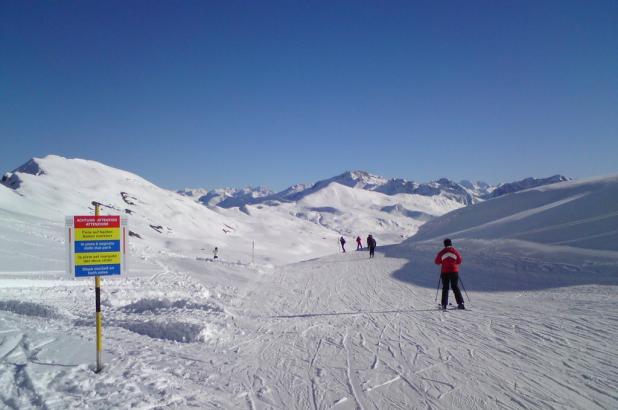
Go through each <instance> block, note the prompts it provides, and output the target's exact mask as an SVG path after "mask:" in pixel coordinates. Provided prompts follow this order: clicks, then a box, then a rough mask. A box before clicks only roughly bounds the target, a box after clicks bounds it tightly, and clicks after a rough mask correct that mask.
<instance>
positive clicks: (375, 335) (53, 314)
mask: <svg viewBox="0 0 618 410" xmlns="http://www.w3.org/2000/svg"><path fill="white" fill-rule="evenodd" d="M428 247H429V245H428ZM421 248H422V247H421ZM383 249H384V248H383ZM384 251H386V254H391V253H392V252H390V251H389V250H388V249H384ZM421 251H422V249H421ZM418 252H420V251H418ZM395 253H396V252H395ZM404 253H405V254H406V255H407V257H406V258H404V257H392V256H391V257H386V256H385V254H384V253H380V252H378V253H376V258H375V259H372V260H370V259H369V258H368V253H367V252H366V251H363V252H353V251H351V252H348V253H346V254H336V255H331V256H329V257H326V258H321V259H315V260H311V261H306V262H302V263H296V264H292V265H286V266H282V267H276V268H274V267H260V266H250V265H243V264H239V263H233V262H229V261H225V260H220V261H218V262H217V263H213V262H205V261H203V260H197V258H195V257H193V258H190V257H187V256H183V255H181V254H178V255H167V254H163V255H161V256H157V257H155V256H149V257H147V258H146V260H145V261H143V263H145V262H149V263H150V265H144V266H143V267H140V265H137V261H135V263H134V266H135V271H136V272H137V271H139V272H140V274H137V273H135V274H132V275H131V276H130V277H127V278H120V279H112V280H107V279H105V280H104V284H103V298H102V300H103V305H104V309H103V310H104V319H103V320H104V354H103V357H104V370H103V372H101V373H99V374H94V373H93V372H92V363H93V361H94V351H95V350H94V315H93V303H92V302H93V301H92V299H93V288H92V281H67V280H63V277H64V276H63V275H62V274H61V273H59V272H48V273H45V272H32V274H31V275H25V274H23V273H13V272H3V273H2V272H0V285H2V286H0V382H2V385H5V386H9V388H8V389H7V390H6V391H2V392H0V407H6V408H9V409H29V408H32V409H40V408H47V409H63V408H68V407H71V408H84V409H88V408H93V409H113V408H120V407H136V408H226V409H228V408H240V409H243V408H244V409H375V408H380V409H384V408H394V409H397V408H400V409H425V408H433V409H454V408H486V409H495V408H507V409H509V408H513V409H520V408H560V409H565V408H566V409H569V408H572V409H609V408H618V394H616V391H618V347H617V344H616V343H615V339H616V335H617V334H618V308H617V306H618V292H616V290H617V287H616V286H615V285H612V284H611V274H614V276H615V273H616V272H617V270H616V266H618V258H614V259H611V258H609V257H608V259H606V260H601V259H600V258H598V257H597V258H596V259H595V264H594V265H591V266H592V267H591V268H590V269H599V270H601V271H603V272H605V274H604V275H603V274H601V273H598V274H596V275H595V277H597V278H596V279H595V280H598V281H599V282H598V283H602V285H599V284H594V283H595V282H594V281H591V280H585V281H582V282H581V283H583V284H580V282H576V283H578V285H577V286H564V287H561V288H555V289H552V288H548V287H547V286H545V287H544V288H543V287H540V286H539V283H541V282H542V281H546V279H544V278H545V276H543V275H540V274H535V271H533V270H531V269H533V268H532V265H531V262H530V259H524V258H517V257H515V254H511V256H512V257H511V258H509V259H508V260H506V261H505V263H499V264H496V262H500V260H501V259H500V258H493V259H491V260H488V261H484V260H483V259H482V258H481V257H480V256H478V255H475V254H474V251H473V249H472V248H470V246H468V249H466V252H465V253H464V265H463V266H462V275H463V276H464V277H465V278H466V285H467V286H468V293H469V294H470V297H471V298H472V303H469V304H468V307H470V308H471V309H472V310H471V311H457V310H455V311H447V312H441V311H438V310H437V308H436V302H434V298H435V293H436V290H435V287H434V286H435V285H436V280H437V276H436V275H437V273H436V267H435V265H434V266H432V265H431V258H428V257H427V255H424V256H423V254H422V252H421V253H408V251H405V252H401V251H400V253H399V254H400V255H401V256H404V255H403V254H404ZM466 257H467V258H468V259H467V262H466V259H465V258H466ZM475 259H478V260H480V261H481V262H483V263H486V264H490V263H493V265H491V266H493V267H495V266H500V270H501V275H504V276H505V277H506V279H504V282H503V283H497V282H495V283H494V284H493V285H492V286H497V288H499V289H500V288H504V287H506V285H511V284H512V280H511V279H509V277H513V276H514V275H515V274H516V273H517V272H519V274H522V275H523V274H525V275H527V277H531V278H534V282H533V283H534V285H535V287H534V289H540V290H525V291H516V290H515V289H516V288H512V289H511V290H510V291H507V292H491V291H478V290H474V289H475V288H476V289H478V288H479V286H477V284H475V283H474V282H475V281H476V280H478V279H477V278H478V277H479V276H475V274H473V272H472V267H473V266H477V263H478V262H475ZM563 259H564V258H559V262H556V264H555V265H552V262H551V259H550V258H544V259H543V260H544V265H543V266H542V268H543V271H544V272H545V273H544V274H549V275H554V274H556V275H566V274H567V273H569V272H571V269H572V268H573V266H572V265H570V264H569V265H565V264H564V261H563ZM427 261H429V262H427ZM581 263H582V266H583V265H586V266H588V265H589V262H588V261H586V260H582V262H581ZM612 263H613V264H614V265H612ZM511 265H512V266H511ZM508 266H511V268H510V269H511V271H508V270H507V269H508ZM477 267H478V269H480V265H478V266H477ZM566 268H568V269H567V270H565V269H566ZM149 269H150V270H149ZM586 269H589V268H586ZM402 272H403V273H402ZM522 272H523V273H522ZM481 273H483V272H481ZM483 274H485V275H486V274H487V272H484V273H483ZM577 274H578V275H580V276H583V275H589V274H590V273H588V272H587V271H586V270H585V269H584V270H579V271H577ZM476 275H480V273H479V274H476ZM415 276H419V277H420V279H418V281H417V280H416V279H414V277H415ZM401 278H408V280H407V281H406V280H402V279H401ZM608 278H609V279H608ZM608 281H609V282H608ZM615 281H616V280H614V282H615ZM430 282H431V284H432V285H431V286H423V285H419V284H418V283H430ZM549 283H552V282H549ZM451 297H452V295H451Z"/></svg>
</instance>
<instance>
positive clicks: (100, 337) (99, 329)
mask: <svg viewBox="0 0 618 410" xmlns="http://www.w3.org/2000/svg"><path fill="white" fill-rule="evenodd" d="M92 204H93V205H94V216H99V203H98V202H94V201H93V202H92ZM94 294H95V304H96V311H97V368H96V370H95V372H96V373H99V372H100V371H101V369H103V363H102V362H101V351H102V350H103V329H102V327H103V323H102V321H103V315H102V314H101V277H100V276H95V277H94Z"/></svg>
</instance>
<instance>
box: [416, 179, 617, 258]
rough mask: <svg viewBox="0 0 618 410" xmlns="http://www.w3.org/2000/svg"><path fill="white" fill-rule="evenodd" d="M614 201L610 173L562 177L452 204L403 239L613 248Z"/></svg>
mask: <svg viewBox="0 0 618 410" xmlns="http://www.w3.org/2000/svg"><path fill="white" fill-rule="evenodd" d="M617 204H618V177H616V176H612V177H600V178H589V179H582V180H577V181H563V182H560V183H555V184H551V185H544V186H538V187H535V188H530V189H527V190H524V191H520V192H517V193H514V194H511V195H508V196H501V197H498V198H495V199H492V200H491V201H485V202H482V203H479V204H477V205H475V206H473V207H466V208H461V209H458V210H456V211H454V212H451V213H449V214H447V215H444V216H442V217H440V218H436V219H434V220H432V221H430V222H428V223H427V224H425V225H424V226H423V227H422V228H421V229H420V230H419V232H418V233H417V234H416V235H415V236H414V237H413V238H410V239H409V240H410V241H421V240H428V239H439V238H442V237H446V236H450V237H452V238H466V239H479V240H498V239H499V240H507V239H513V240H519V241H528V242H533V243H536V244H545V245H565V246H572V247H577V248H586V249H606V250H613V251H618V205H617Z"/></svg>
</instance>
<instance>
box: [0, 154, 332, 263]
mask: <svg viewBox="0 0 618 410" xmlns="http://www.w3.org/2000/svg"><path fill="white" fill-rule="evenodd" d="M3 183H4V184H5V186H4V185H3V186H1V187H2V192H3V194H2V196H1V197H0V201H1V202H0V211H1V212H4V213H7V215H9V214H10V215H12V217H8V216H7V219H6V220H5V221H6V223H7V224H13V225H15V224H19V223H20V220H21V217H19V216H18V215H19V214H21V213H24V212H25V213H29V214H30V215H36V217H38V218H42V219H43V220H45V221H46V222H45V223H46V224H48V225H50V226H52V227H53V237H54V238H55V239H54V240H58V238H62V237H63V235H64V234H63V232H62V230H63V227H64V218H65V216H67V215H79V214H92V213H93V211H94V209H93V206H92V205H91V202H92V201H97V202H100V203H101V204H102V214H104V215H107V214H121V215H126V216H127V217H128V218H129V223H130V230H131V232H132V234H133V235H134V236H133V237H132V238H131V239H132V240H131V242H130V243H131V246H133V247H139V248H140V249H141V250H144V251H145V250H148V252H147V253H149V254H156V253H158V252H172V253H174V252H176V251H182V252H183V253H187V252H190V253H192V254H196V255H200V254H201V256H203V257H208V256H211V250H212V249H213V248H214V247H215V246H218V247H219V248H220V249H221V251H222V255H221V256H222V257H225V258H228V259H230V260H243V261H245V262H247V261H249V260H250V258H251V257H252V243H253V242H256V243H257V246H256V247H257V248H259V249H264V250H265V252H266V253H259V252H258V253H257V257H258V258H263V260H264V261H276V262H277V263H281V262H282V261H291V260H298V259H297V258H299V257H300V258H302V257H303V256H306V254H304V251H305V250H306V245H299V246H295V245H294V244H290V242H289V241H288V240H285V239H283V240H282V239H281V238H282V236H283V237H291V236H293V235H296V234H297V233H298V232H306V233H308V234H307V235H306V239H305V242H307V241H308V242H309V243H311V248H312V249H313V250H314V251H317V254H313V253H312V254H311V255H310V256H315V255H320V254H321V255H324V254H328V253H330V252H332V249H333V245H332V243H333V242H334V241H335V240H336V238H337V237H338V235H337V233H336V232H332V231H329V230H327V229H325V228H323V227H321V226H316V225H315V224H312V223H309V222H307V221H303V220H296V221H294V222H293V223H290V222H289V221H288V220H285V223H279V222H278V220H279V218H278V217H277V216H272V217H270V216H267V217H264V216H261V217H259V218H258V217H248V215H246V214H245V213H242V212H239V211H238V209H236V210H235V211H232V212H221V213H218V212H215V211H213V210H211V209H209V208H207V207H205V206H203V205H201V204H199V203H196V202H195V201H194V200H192V199H190V198H188V197H185V196H182V195H179V194H177V193H175V192H172V191H168V190H165V189H161V188H159V187H157V186H155V185H153V184H152V183H150V182H148V181H146V180H144V179H143V178H141V177H139V176H137V175H135V174H132V173H130V172H126V171H122V170H119V169H116V168H112V167H109V166H106V165H104V164H101V163H98V162H96V161H88V160H82V159H67V158H62V157H58V156H54V155H50V156H47V157H45V158H35V159H32V160H31V161H29V162H28V163H26V164H25V165H24V166H22V167H20V168H18V169H17V170H15V171H14V172H13V173H11V175H10V176H8V177H7V178H5V180H4V181H3ZM9 187H10V188H12V189H8V188H9ZM288 219H289V218H288ZM0 227H1V226H0ZM271 227H272V229H273V230H270V229H269V228H271ZM0 245H2V243H0ZM0 247H1V246H0ZM62 257H63V255H61V256H60V258H62ZM58 263H61V262H60V261H59V262H58Z"/></svg>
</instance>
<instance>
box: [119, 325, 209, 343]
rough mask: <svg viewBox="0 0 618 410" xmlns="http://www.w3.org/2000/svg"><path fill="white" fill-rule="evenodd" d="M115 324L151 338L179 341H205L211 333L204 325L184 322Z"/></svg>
mask: <svg viewBox="0 0 618 410" xmlns="http://www.w3.org/2000/svg"><path fill="white" fill-rule="evenodd" d="M116 325H117V326H119V327H122V328H124V329H127V330H130V331H131V332H134V333H138V334H140V335H144V336H148V337H151V338H153V339H162V340H171V341H173V342H179V343H195V342H203V341H206V340H207V339H208V338H209V336H210V334H211V333H212V332H211V331H210V330H209V329H207V328H206V327H205V326H202V325H198V324H194V323H185V322H157V321H154V320H150V321H146V322H122V323H116Z"/></svg>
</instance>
